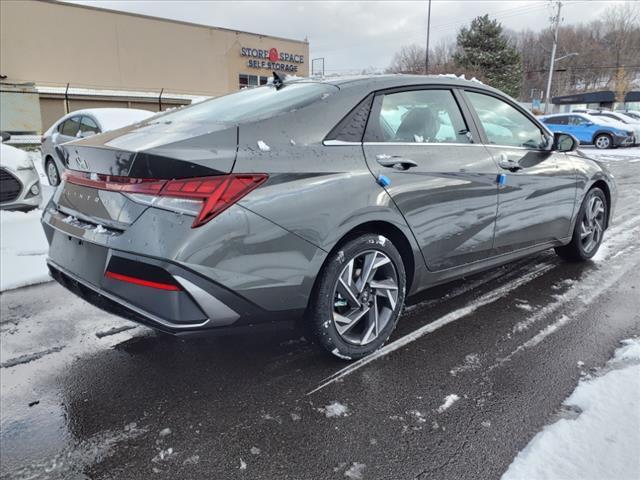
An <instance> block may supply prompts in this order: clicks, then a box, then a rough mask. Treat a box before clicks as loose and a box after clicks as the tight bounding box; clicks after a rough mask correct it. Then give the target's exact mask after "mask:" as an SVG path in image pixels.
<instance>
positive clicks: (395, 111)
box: [365, 89, 471, 143]
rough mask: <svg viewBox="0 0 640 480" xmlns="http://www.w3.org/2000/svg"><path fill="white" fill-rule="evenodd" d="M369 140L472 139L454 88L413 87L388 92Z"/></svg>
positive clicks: (369, 129) (372, 123)
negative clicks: (453, 90) (453, 91)
mask: <svg viewBox="0 0 640 480" xmlns="http://www.w3.org/2000/svg"><path fill="white" fill-rule="evenodd" d="M378 101H379V100H378ZM373 115H374V116H375V117H377V118H373V119H372V120H370V121H369V124H368V126H367V132H366V134H365V141H370V142H396V143H397V142H400V143H407V142H408V143H471V139H470V137H469V136H468V135H467V132H468V129H467V125H466V124H465V121H464V118H463V116H462V113H461V112H460V107H459V106H458V104H457V102H456V100H455V98H454V96H453V93H452V92H451V90H436V89H433V90H409V91H405V92H396V93H389V94H385V95H384V96H383V97H382V101H381V103H380V107H379V109H377V108H376V109H374V113H373Z"/></svg>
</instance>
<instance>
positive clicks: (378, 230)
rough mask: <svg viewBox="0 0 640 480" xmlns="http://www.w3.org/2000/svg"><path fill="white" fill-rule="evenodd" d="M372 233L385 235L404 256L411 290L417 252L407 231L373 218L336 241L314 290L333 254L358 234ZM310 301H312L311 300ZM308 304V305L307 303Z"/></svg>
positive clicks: (317, 278) (408, 289) (407, 287)
mask: <svg viewBox="0 0 640 480" xmlns="http://www.w3.org/2000/svg"><path fill="white" fill-rule="evenodd" d="M367 233H372V234H377V235H383V236H385V237H386V238H388V239H389V240H391V243H393V245H394V246H395V247H396V248H397V249H398V252H399V253H400V257H401V258H402V262H403V264H404V269H405V274H406V285H407V286H406V291H407V292H410V291H411V287H412V285H413V282H414V279H415V276H416V262H417V261H418V259H416V254H415V252H414V248H413V246H412V244H411V242H410V240H409V239H408V238H407V236H406V235H405V233H404V232H403V231H402V230H400V229H399V228H398V227H397V226H395V225H393V224H392V223H389V222H386V221H384V220H372V221H367V222H363V223H360V224H358V225H356V226H354V227H353V228H351V229H350V230H349V231H348V232H346V233H345V234H344V235H342V237H340V239H339V240H338V241H337V242H336V244H335V245H334V246H333V248H332V249H331V250H330V251H329V253H328V255H327V256H326V258H325V260H324V262H323V263H322V266H321V267H320V271H319V273H318V275H317V276H316V279H315V281H314V284H313V288H312V291H314V290H315V288H316V285H317V283H318V281H319V278H320V276H321V273H322V271H323V270H324V268H325V266H326V265H327V263H328V262H329V261H330V259H331V258H332V255H333V254H334V253H335V252H336V251H338V250H339V249H340V247H342V246H343V245H344V244H345V243H346V242H348V241H349V240H351V239H352V238H355V237H357V236H360V235H363V234H367ZM309 303H310V301H309ZM307 306H308V305H307Z"/></svg>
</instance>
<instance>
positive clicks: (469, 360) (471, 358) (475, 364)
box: [449, 353, 480, 377]
mask: <svg viewBox="0 0 640 480" xmlns="http://www.w3.org/2000/svg"><path fill="white" fill-rule="evenodd" d="M478 368H480V357H479V356H478V354H477V353H470V354H469V355H467V356H465V357H464V364H462V365H458V366H457V367H453V368H452V369H451V370H449V373H450V374H451V375H452V376H454V377H455V376H456V375H458V374H459V373H463V372H467V371H469V370H476V369H478Z"/></svg>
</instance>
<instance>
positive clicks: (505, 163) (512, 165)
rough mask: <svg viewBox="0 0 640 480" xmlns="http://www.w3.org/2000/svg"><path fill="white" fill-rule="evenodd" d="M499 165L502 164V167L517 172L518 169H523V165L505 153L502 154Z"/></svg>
mask: <svg viewBox="0 0 640 480" xmlns="http://www.w3.org/2000/svg"><path fill="white" fill-rule="evenodd" d="M498 165H499V166H500V168H503V169H504V170H509V171H510V172H517V171H518V170H522V167H521V166H520V164H519V163H518V162H517V161H516V160H514V159H512V158H509V157H507V156H506V155H505V154H504V153H503V154H502V155H500V161H499V162H498Z"/></svg>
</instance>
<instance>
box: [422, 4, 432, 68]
mask: <svg viewBox="0 0 640 480" xmlns="http://www.w3.org/2000/svg"><path fill="white" fill-rule="evenodd" d="M427 8H428V10H427V51H426V54H425V57H424V74H425V75H428V74H429V33H431V32H430V30H431V0H429V6H428V7H427Z"/></svg>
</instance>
